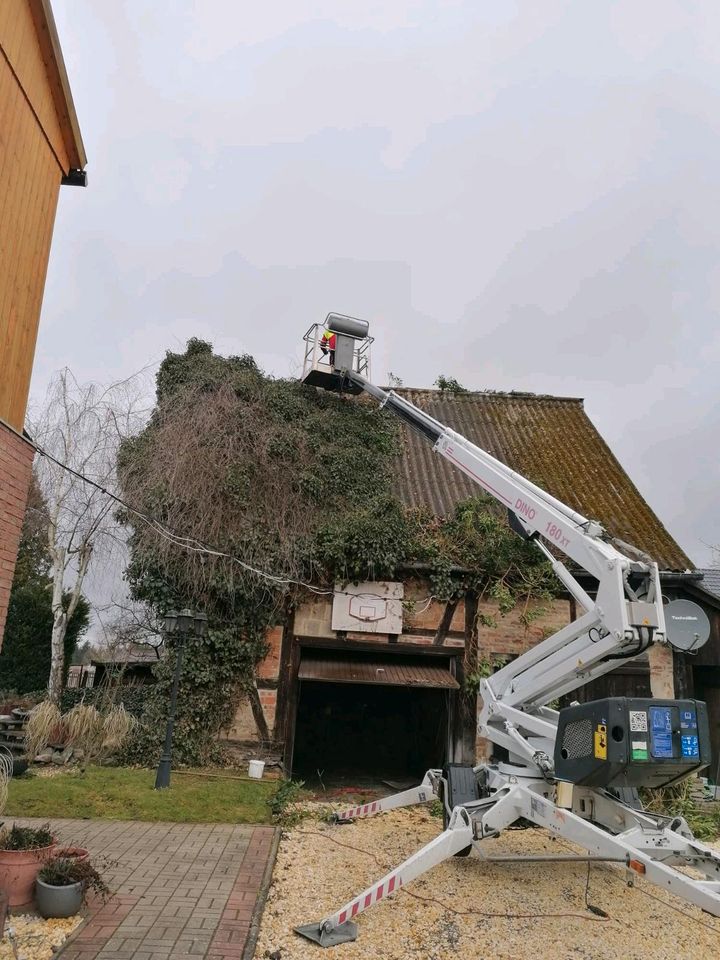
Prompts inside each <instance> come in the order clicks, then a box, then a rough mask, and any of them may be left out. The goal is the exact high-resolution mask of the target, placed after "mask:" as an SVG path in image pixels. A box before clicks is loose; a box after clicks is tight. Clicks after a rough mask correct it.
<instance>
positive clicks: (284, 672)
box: [273, 607, 295, 742]
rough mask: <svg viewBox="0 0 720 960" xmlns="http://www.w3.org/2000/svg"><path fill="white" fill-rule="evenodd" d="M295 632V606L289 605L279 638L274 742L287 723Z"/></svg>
mask: <svg viewBox="0 0 720 960" xmlns="http://www.w3.org/2000/svg"><path fill="white" fill-rule="evenodd" d="M294 632H295V608H294V607H290V608H288V609H286V611H285V622H284V623H283V631H282V637H281V639H280V664H279V666H278V695H277V702H276V705H275V725H274V727H273V740H275V741H276V742H277V741H278V740H279V739H280V738H281V737H282V735H283V732H284V730H285V726H286V724H287V698H288V690H289V688H290V658H291V648H292V642H293V634H294Z"/></svg>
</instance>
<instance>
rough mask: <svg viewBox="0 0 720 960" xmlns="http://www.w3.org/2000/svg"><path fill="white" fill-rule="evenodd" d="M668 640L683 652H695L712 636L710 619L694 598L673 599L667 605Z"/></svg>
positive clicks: (666, 624)
mask: <svg viewBox="0 0 720 960" xmlns="http://www.w3.org/2000/svg"><path fill="white" fill-rule="evenodd" d="M665 626H666V627H667V632H668V640H669V641H670V643H671V645H672V646H673V647H675V649H676V650H680V651H681V652H682V653H695V651H696V650H699V649H700V647H702V646H703V644H705V643H707V641H708V639H709V637H710V621H709V620H708V618H707V614H706V613H705V611H704V610H703V608H702V607H700V606H698V604H697V603H693V602H692V600H671V601H670V603H668V604H666V606H665Z"/></svg>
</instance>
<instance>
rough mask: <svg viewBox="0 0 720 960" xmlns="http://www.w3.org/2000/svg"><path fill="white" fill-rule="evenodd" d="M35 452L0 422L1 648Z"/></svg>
mask: <svg viewBox="0 0 720 960" xmlns="http://www.w3.org/2000/svg"><path fill="white" fill-rule="evenodd" d="M34 455H35V451H34V450H33V448H32V446H31V445H30V444H29V443H28V442H27V440H24V439H23V438H22V437H21V436H19V434H17V433H15V431H14V430H11V429H10V428H9V427H7V426H6V425H5V424H4V423H3V422H2V421H0V648H1V647H2V638H3V632H4V630H5V618H6V617H7V608H8V600H9V599H10V588H11V586H12V581H13V574H14V572H15V561H16V559H17V551H18V544H19V543H20V531H21V530H22V522H23V516H24V515H25V504H26V502H27V495H28V487H29V486H30V474H31V470H32V462H33V457H34Z"/></svg>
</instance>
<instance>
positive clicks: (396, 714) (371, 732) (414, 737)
mask: <svg viewBox="0 0 720 960" xmlns="http://www.w3.org/2000/svg"><path fill="white" fill-rule="evenodd" d="M298 676H299V679H300V694H299V699H298V710H297V718H296V725H295V749H294V757H293V776H296V777H300V778H301V779H304V780H306V781H308V782H315V781H316V780H317V779H318V771H321V772H322V779H323V782H324V783H326V784H328V783H333V784H337V783H342V782H352V783H353V784H358V783H360V782H363V781H366V780H369V781H373V780H383V779H384V780H391V781H393V782H403V781H405V780H413V781H414V780H416V779H417V778H419V777H422V775H423V774H424V773H425V771H426V770H427V769H428V768H429V767H440V766H442V764H443V763H444V762H445V760H446V759H447V754H448V746H449V733H450V718H451V714H452V707H453V705H454V697H455V696H456V694H455V691H456V690H457V689H458V683H457V681H456V680H455V678H454V677H453V676H452V673H451V669H450V658H442V657H435V656H433V657H422V656H420V657H418V656H407V655H406V656H402V655H393V656H376V655H372V656H364V655H362V654H347V653H345V652H344V651H343V652H342V653H340V652H336V651H332V650H324V651H322V652H321V653H318V652H317V651H312V652H308V651H304V652H303V657H302V661H301V664H300V670H299V673H298Z"/></svg>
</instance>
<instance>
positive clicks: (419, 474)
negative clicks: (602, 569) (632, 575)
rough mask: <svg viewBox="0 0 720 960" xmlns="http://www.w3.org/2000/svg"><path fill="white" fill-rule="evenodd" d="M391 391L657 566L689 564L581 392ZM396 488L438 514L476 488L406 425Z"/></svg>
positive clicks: (409, 501)
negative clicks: (594, 419) (591, 414)
mask: <svg viewBox="0 0 720 960" xmlns="http://www.w3.org/2000/svg"><path fill="white" fill-rule="evenodd" d="M396 392H397V393H398V394H400V395H401V396H403V397H405V398H407V399H408V400H410V401H411V402H412V403H414V404H416V405H417V406H418V407H420V408H421V409H422V410H425V411H426V412H427V413H429V414H430V415H431V416H433V417H435V418H436V419H437V420H439V421H440V422H441V423H443V424H445V425H447V426H448V427H451V428H452V429H453V430H456V431H457V432H458V433H461V434H463V435H464V436H466V437H468V439H469V440H471V441H472V442H473V443H476V444H477V445H478V446H480V447H482V448H483V449H485V450H487V451H488V452H489V453H491V454H492V455H493V456H494V457H497V459H498V460H502V462H503V463H506V464H507V465H508V466H509V467H511V468H512V469H513V470H517V471H518V472H520V473H522V474H523V475H524V476H526V477H528V478H529V479H530V480H532V481H533V482H535V483H537V484H539V485H540V486H541V487H544V488H545V489H546V490H547V491H548V492H549V493H551V494H553V496H555V497H557V498H558V499H560V500H562V501H563V502H564V503H567V504H568V506H570V507H573V508H574V509H575V510H578V511H580V512H581V513H583V514H585V516H587V517H590V518H591V519H593V520H599V521H600V523H602V524H603V526H604V527H605V528H606V529H607V531H608V532H609V533H610V534H611V535H612V536H616V537H620V538H621V539H623V540H627V541H628V542H629V543H632V544H634V545H635V546H637V547H639V548H640V549H641V550H644V551H646V552H647V553H648V554H650V556H651V557H653V558H654V559H655V560H657V562H658V564H659V566H660V568H661V569H662V570H687V569H690V568H691V567H692V564H691V562H690V560H689V559H688V557H687V556H686V555H685V553H684V552H683V551H682V550H681V548H680V547H679V546H678V544H677V543H676V542H675V541H674V540H673V538H672V537H671V536H670V534H669V533H668V531H667V530H666V529H665V527H664V526H663V524H662V523H661V522H660V520H659V519H658V517H657V516H656V515H655V514H654V513H653V511H652V510H651V509H650V507H649V506H648V504H647V503H646V502H645V500H644V499H643V497H642V496H641V495H640V492H639V491H638V489H637V487H636V486H635V485H634V483H633V482H632V480H631V479H630V478H629V477H628V475H627V474H626V473H625V471H624V470H623V468H622V466H621V465H620V463H619V462H618V460H617V458H616V457H615V456H614V455H613V453H612V451H611V450H610V448H609V447H608V445H607V444H606V443H605V441H604V440H603V438H602V437H601V436H600V434H599V433H598V431H597V430H596V428H595V426H594V425H593V423H592V422H591V420H590V419H589V417H588V416H587V414H586V413H585V410H584V407H583V401H582V400H580V399H577V398H574V397H573V398H563V397H546V396H534V395H532V394H513V393H507V394H502V393H464V394H458V395H453V394H448V393H447V392H446V393H442V392H441V391H439V390H415V389H412V388H402V387H401V388H398V389H397V390H396ZM396 488H397V493H398V495H399V496H400V498H401V500H402V501H403V502H404V503H405V504H406V505H407V506H411V507H421V506H424V507H427V508H429V509H430V510H432V512H433V513H434V514H435V515H436V516H441V517H444V516H449V515H450V514H451V513H452V512H453V510H454V508H455V506H456V504H457V503H459V502H460V501H461V500H465V499H467V498H468V497H472V496H475V495H477V493H478V487H477V486H475V484H473V483H471V481H470V480H469V479H467V477H465V476H464V474H461V473H460V471H458V470H455V469H453V467H451V465H450V464H449V463H447V461H445V460H443V459H442V458H440V457H438V456H437V455H436V454H434V453H433V452H432V447H431V445H430V444H429V443H427V441H426V440H424V439H423V438H422V437H420V436H418V435H417V434H416V433H414V432H413V431H411V430H410V429H406V430H405V437H404V444H403V454H402V458H401V462H400V464H399V465H398V473H397V481H396Z"/></svg>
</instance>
